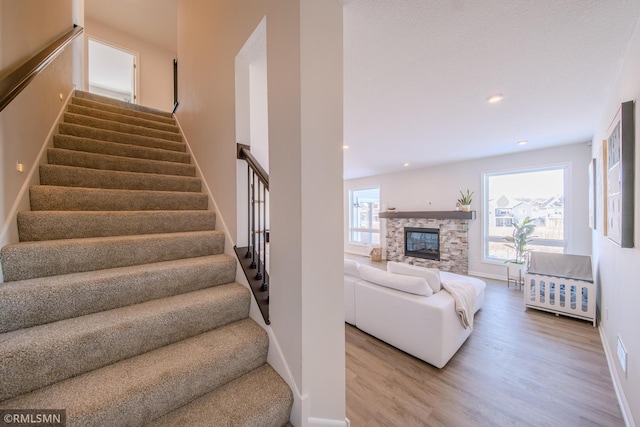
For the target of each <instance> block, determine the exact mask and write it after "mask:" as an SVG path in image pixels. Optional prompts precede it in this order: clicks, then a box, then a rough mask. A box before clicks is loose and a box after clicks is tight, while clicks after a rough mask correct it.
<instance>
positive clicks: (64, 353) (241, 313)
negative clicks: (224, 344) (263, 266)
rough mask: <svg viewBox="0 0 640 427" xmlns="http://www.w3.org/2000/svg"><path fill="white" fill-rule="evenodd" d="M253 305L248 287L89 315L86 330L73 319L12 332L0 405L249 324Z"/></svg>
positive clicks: (5, 347) (2, 355) (3, 359)
mask: <svg viewBox="0 0 640 427" xmlns="http://www.w3.org/2000/svg"><path fill="white" fill-rule="evenodd" d="M249 302H250V296H249V292H248V290H247V289H246V288H245V287H243V286H241V285H238V284H231V285H221V286H218V287H216V288H212V289H205V290H201V291H196V292H193V293H189V294H184V295H178V296H175V297H171V298H167V299H163V300H160V301H158V300H156V301H150V302H147V303H143V304H140V305H138V306H129V307H124V308H122V309H118V310H113V311H109V312H103V313H96V314H94V315H90V316H85V317H84V318H83V319H82V325H81V326H79V325H78V323H79V322H78V321H76V320H75V319H71V320H69V321H63V322H58V323H56V324H55V325H48V326H44V327H42V328H32V329H29V330H26V331H15V332H10V333H9V334H7V335H5V337H3V338H4V340H0V366H2V371H3V377H4V380H3V381H2V382H0V400H5V399H9V398H12V397H15V396H19V395H21V394H23V393H28V392H30V391H33V390H36V389H38V388H41V387H45V386H47V385H50V384H53V383H55V382H57V381H62V380H65V379H67V378H71V377H74V376H76V375H80V374H83V373H85V372H89V371H92V370H94V369H98V368H101V367H103V366H106V365H110V364H112V363H115V362H118V361H120V360H124V359H127V358H129V357H133V356H137V355H138V354H142V353H145V352H147V351H151V350H154V349H156V348H159V347H162V346H165V345H168V344H171V343H174V342H177V341H180V340H182V339H185V338H189V337H192V336H195V335H198V334H201V333H204V332H206V331H209V330H212V329H215V328H218V327H221V326H224V325H226V324H228V323H232V322H236V321H238V320H241V319H244V318H246V317H247V316H248V314H249ZM12 337H15V339H14V340H11V338H12ZM26 354H29V355H30V357H24V356H25V355H26Z"/></svg>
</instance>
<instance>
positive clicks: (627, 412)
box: [598, 325, 636, 427]
mask: <svg viewBox="0 0 640 427" xmlns="http://www.w3.org/2000/svg"><path fill="white" fill-rule="evenodd" d="M598 331H599V332H600V340H601V341H602V347H603V348H604V354H605V356H606V358H607V365H609V374H610V375H611V380H612V381H613V388H614V390H615V391H616V397H617V398H618V403H619V404H620V410H621V411H622V417H623V418H624V423H625V425H626V426H627V427H636V423H635V422H634V420H633V415H632V414H631V408H630V407H629V402H628V401H627V397H626V396H625V394H624V390H623V389H622V383H621V382H620V377H619V376H618V370H617V369H616V359H615V357H614V355H613V354H612V353H611V350H610V349H609V346H608V345H607V343H608V342H609V341H608V340H607V333H606V332H605V330H604V327H603V326H602V325H599V326H598Z"/></svg>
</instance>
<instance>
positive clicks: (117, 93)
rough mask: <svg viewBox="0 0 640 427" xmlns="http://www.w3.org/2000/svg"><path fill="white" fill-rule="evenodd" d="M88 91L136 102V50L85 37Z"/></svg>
mask: <svg viewBox="0 0 640 427" xmlns="http://www.w3.org/2000/svg"><path fill="white" fill-rule="evenodd" d="M88 50H89V52H88V53H89V55H88V56H89V59H88V62H89V92H91V93H95V94H98V95H104V96H108V97H110V98H114V99H119V100H121V101H125V102H130V103H132V104H135V103H136V100H137V96H136V74H137V73H136V68H137V65H136V64H137V63H138V54H137V53H134V52H130V51H127V50H125V49H122V48H119V47H116V46H113V45H110V44H108V43H104V42H102V41H98V40H96V39H92V38H89V43H88Z"/></svg>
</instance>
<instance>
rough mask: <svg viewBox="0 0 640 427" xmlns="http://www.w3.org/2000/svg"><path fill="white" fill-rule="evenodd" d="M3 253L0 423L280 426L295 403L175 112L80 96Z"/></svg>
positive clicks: (56, 136)
mask: <svg viewBox="0 0 640 427" xmlns="http://www.w3.org/2000/svg"><path fill="white" fill-rule="evenodd" d="M47 158H48V164H46V165H41V166H40V184H41V185H36V186H33V187H32V188H31V189H30V200H31V211H27V212H20V213H19V214H18V229H19V235H20V243H15V244H11V245H7V246H5V247H4V248H2V250H1V251H0V261H1V263H2V270H3V274H4V280H5V283H0V378H1V381H0V409H21V408H29V409H47V408H49V409H66V416H67V425H68V426H100V427H102V426H141V425H152V426H205V425H206V426H260V427H262V426H282V425H286V424H287V423H288V421H289V415H290V411H291V405H292V402H293V399H292V393H291V390H290V389H289V388H288V386H287V384H286V383H285V382H284V381H283V380H282V378H280V377H279V376H278V374H277V373H276V372H275V371H274V370H273V368H271V367H270V366H269V365H268V364H267V363H266V360H267V350H268V345H269V342H268V337H267V334H266V332H265V331H264V330H263V329H262V328H261V327H260V326H259V325H258V324H257V323H255V322H254V321H253V320H251V319H250V318H249V317H248V315H249V304H250V298H251V297H250V292H249V291H248V290H247V288H245V287H244V286H242V285H240V284H237V283H235V282H234V280H235V274H236V260H235V259H234V258H233V257H231V256H229V255H226V254H224V253H223V250H224V239H225V236H224V234H223V233H222V232H220V231H216V230H215V224H216V216H215V213H213V212H212V211H209V210H207V195H206V194H205V193H202V192H201V181H200V179H199V178H196V170H195V167H194V166H193V165H192V164H191V163H190V155H189V154H188V153H187V152H186V145H185V144H184V143H183V142H182V136H181V134H180V132H179V129H178V127H177V126H176V125H175V121H174V119H173V117H172V115H171V114H170V113H164V112H159V111H156V110H151V109H148V108H144V107H140V106H137V105H131V104H126V103H123V102H120V101H114V100H111V99H108V98H104V97H100V96H96V95H92V94H89V93H85V92H80V91H77V92H76V93H75V96H74V97H73V98H72V100H71V103H70V105H69V106H68V110H67V112H66V113H65V114H64V123H61V124H60V125H59V134H57V135H55V137H54V147H53V148H49V149H48V152H47Z"/></svg>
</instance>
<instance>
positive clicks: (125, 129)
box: [64, 113, 182, 142]
mask: <svg viewBox="0 0 640 427" xmlns="http://www.w3.org/2000/svg"><path fill="white" fill-rule="evenodd" d="M64 121H65V122H66V123H73V124H77V125H82V126H89V127H94V128H98V129H107V130H112V131H116V132H122V133H127V134H133V135H141V136H148V137H150V138H159V139H166V140H167V141H174V142H182V135H180V134H177V133H173V132H165V131H161V130H155V129H148V128H143V127H140V126H133V125H127V124H124V123H118V122H112V121H109V120H102V119H96V118H93V117H88V116H81V115H78V114H72V113H64Z"/></svg>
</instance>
